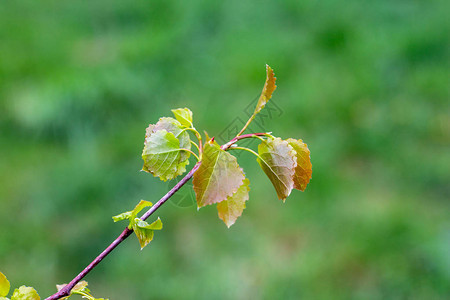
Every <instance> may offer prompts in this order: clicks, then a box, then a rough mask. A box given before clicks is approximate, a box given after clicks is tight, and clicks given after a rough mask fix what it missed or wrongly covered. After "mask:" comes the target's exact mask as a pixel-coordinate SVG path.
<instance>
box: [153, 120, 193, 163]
mask: <svg viewBox="0 0 450 300" xmlns="http://www.w3.org/2000/svg"><path fill="white" fill-rule="evenodd" d="M158 130H166V131H167V132H172V133H173V135H174V136H175V137H176V138H177V139H178V140H179V141H180V148H182V149H189V150H191V138H190V137H189V133H187V131H183V126H182V125H181V123H180V122H178V121H177V120H175V119H174V118H167V117H165V118H160V119H159V121H158V122H157V123H156V124H155V125H154V127H153V132H156V131H158ZM182 154H183V155H182V160H183V161H184V160H185V159H187V158H188V157H189V155H190V153H189V152H187V151H182ZM184 156H186V158H184Z"/></svg>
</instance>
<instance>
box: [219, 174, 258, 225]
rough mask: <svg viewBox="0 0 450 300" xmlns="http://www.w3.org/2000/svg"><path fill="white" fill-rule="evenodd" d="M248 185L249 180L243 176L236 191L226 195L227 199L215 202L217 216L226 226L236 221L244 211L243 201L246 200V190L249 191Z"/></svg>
mask: <svg viewBox="0 0 450 300" xmlns="http://www.w3.org/2000/svg"><path fill="white" fill-rule="evenodd" d="M249 185H250V181H249V180H248V179H247V178H245V179H244V181H243V182H242V185H241V186H240V187H239V188H238V190H237V191H236V193H234V194H233V195H232V196H230V197H228V198H227V200H224V201H222V202H220V203H217V211H218V212H219V218H221V219H222V220H223V221H224V222H225V224H226V225H227V226H228V228H230V226H231V225H233V224H234V222H236V219H237V218H238V217H240V216H241V215H242V212H243V211H244V208H245V201H247V200H248V192H249V191H250V187H249Z"/></svg>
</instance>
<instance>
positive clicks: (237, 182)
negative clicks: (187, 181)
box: [193, 142, 244, 208]
mask: <svg viewBox="0 0 450 300" xmlns="http://www.w3.org/2000/svg"><path fill="white" fill-rule="evenodd" d="M243 180H244V172H243V171H242V169H241V168H240V167H239V165H238V164H237V161H236V157H234V156H233V155H231V154H229V153H227V152H225V151H224V150H222V149H220V146H219V145H218V144H217V143H216V142H213V143H206V144H205V147H204V149H203V157H202V163H201V165H200V167H199V169H198V170H197V172H195V173H194V180H193V185H194V191H195V196H196V198H197V206H198V208H200V207H203V206H205V205H209V204H213V203H219V202H221V201H223V200H226V199H227V197H229V196H231V195H233V194H234V193H235V192H236V191H237V189H238V188H239V187H240V186H241V185H242V182H243Z"/></svg>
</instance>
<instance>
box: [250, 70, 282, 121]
mask: <svg viewBox="0 0 450 300" xmlns="http://www.w3.org/2000/svg"><path fill="white" fill-rule="evenodd" d="M276 80H277V78H276V77H275V74H274V73H273V70H272V68H271V67H269V65H266V82H265V84H264V87H263V90H262V92H261V96H259V100H258V104H256V108H255V112H254V113H253V115H256V114H257V113H259V112H260V111H261V109H263V108H264V106H266V103H267V102H268V101H269V100H270V98H272V93H273V91H275V89H276V88H277V86H276V85H275V81H276Z"/></svg>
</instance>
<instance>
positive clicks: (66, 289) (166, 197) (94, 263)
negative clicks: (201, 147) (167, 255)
mask: <svg viewBox="0 0 450 300" xmlns="http://www.w3.org/2000/svg"><path fill="white" fill-rule="evenodd" d="M264 135H266V133H251V134H244V135H241V136H237V137H235V138H233V139H232V140H231V141H229V142H228V143H226V144H224V145H222V146H221V149H222V150H228V149H229V148H230V147H231V145H233V144H234V143H236V142H237V141H239V140H242V139H246V138H251V137H253V136H264ZM200 142H201V140H200ZM200 164H201V161H199V162H197V163H196V164H195V166H194V167H193V168H192V170H191V171H189V173H187V174H186V176H184V177H183V179H181V180H180V181H179V182H178V183H177V184H176V185H175V186H174V187H173V188H172V189H171V190H170V191H169V192H167V194H165V195H164V196H163V197H162V198H161V199H159V201H158V202H156V203H155V205H153V206H152V207H151V208H150V209H149V210H148V211H147V212H146V213H145V214H144V215H142V217H141V219H142V220H146V219H147V218H148V217H150V216H151V215H152V214H153V213H154V212H155V211H156V210H157V209H158V208H159V207H160V206H161V205H163V204H164V203H165V202H166V201H167V200H169V199H170V197H172V196H173V194H175V193H176V192H177V191H178V190H179V189H180V188H181V187H182V186H183V185H184V184H185V183H186V182H188V181H189V179H191V178H192V176H193V175H194V173H195V172H196V171H197V170H198V168H199V167H200ZM132 232H133V230H132V229H128V227H127V228H125V229H124V230H123V231H122V233H121V234H120V235H119V236H118V237H117V238H116V239H115V240H114V241H113V242H112V243H111V244H110V245H109V246H108V247H106V249H105V250H103V252H102V253H100V254H99V255H98V256H97V257H96V258H95V259H94V260H93V261H92V262H91V263H90V264H89V265H88V266H87V267H86V268H84V269H83V271H81V272H80V274H78V275H77V276H76V277H75V278H74V279H72V281H71V282H69V283H68V284H67V285H66V286H65V287H64V288H62V289H61V290H60V291H58V292H57V293H55V294H53V295H52V296H50V297H48V298H46V299H45V300H56V299H60V298H62V297H65V296H68V295H69V294H70V290H71V289H72V288H73V287H74V286H75V285H76V284H77V283H78V282H79V281H80V280H81V279H83V278H84V277H85V276H86V275H87V274H88V273H89V272H90V271H92V269H94V268H95V266H97V265H98V264H99V263H100V262H101V261H102V260H103V259H104V258H105V257H106V256H107V255H108V254H110V253H111V252H112V251H113V250H114V249H115V248H116V247H117V246H118V245H119V244H120V243H122V242H123V241H124V240H125V239H126V238H127V237H129V236H130V235H131V233H132Z"/></svg>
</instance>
